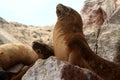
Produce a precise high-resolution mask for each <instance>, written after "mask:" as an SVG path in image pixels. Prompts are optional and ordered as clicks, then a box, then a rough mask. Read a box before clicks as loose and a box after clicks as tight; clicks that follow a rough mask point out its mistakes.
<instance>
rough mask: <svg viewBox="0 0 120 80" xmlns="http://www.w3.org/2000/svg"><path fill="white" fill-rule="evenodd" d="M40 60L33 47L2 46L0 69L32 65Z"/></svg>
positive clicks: (17, 44) (0, 46) (12, 44)
mask: <svg viewBox="0 0 120 80" xmlns="http://www.w3.org/2000/svg"><path fill="white" fill-rule="evenodd" d="M37 59H38V55H37V54H36V52H35V51H34V50H33V49H32V47H30V46H28V45H25V44H21V43H9V44H3V45H0V67H1V68H3V69H4V70H6V69H9V68H10V67H12V66H14V65H16V64H19V63H22V64H25V65H30V64H32V63H34V62H35V61H36V60H37Z"/></svg>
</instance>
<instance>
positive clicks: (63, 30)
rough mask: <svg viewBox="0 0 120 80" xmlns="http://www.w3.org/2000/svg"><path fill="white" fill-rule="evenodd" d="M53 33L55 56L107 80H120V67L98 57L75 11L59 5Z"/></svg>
mask: <svg viewBox="0 0 120 80" xmlns="http://www.w3.org/2000/svg"><path fill="white" fill-rule="evenodd" d="M56 14H57V17H58V18H57V22H56V25H55V28H54V32H53V45H54V46H53V47H54V52H55V56H56V57H57V58H59V59H61V60H64V61H68V62H69V63H71V64H74V65H78V66H80V67H84V68H88V69H90V70H92V71H93V72H95V73H96V74H98V75H99V76H100V77H102V78H103V79H105V80H120V77H119V76H120V65H119V64H116V63H113V62H109V61H107V60H105V59H103V58H101V57H99V56H98V55H96V54H95V53H94V52H93V51H92V50H91V49H90V47H89V45H88V43H87V41H86V39H85V36H84V34H83V31H82V26H83V24H82V19H81V16H80V14H79V13H78V12H77V11H75V10H74V9H72V8H70V7H67V6H64V5H62V4H58V5H57V7H56Z"/></svg>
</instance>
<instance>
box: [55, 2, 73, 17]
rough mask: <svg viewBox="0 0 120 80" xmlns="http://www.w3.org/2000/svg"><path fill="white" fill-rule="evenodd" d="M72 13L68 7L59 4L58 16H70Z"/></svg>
mask: <svg viewBox="0 0 120 80" xmlns="http://www.w3.org/2000/svg"><path fill="white" fill-rule="evenodd" d="M70 11H71V8H69V7H67V6H64V5H63V4H58V5H57V7H56V13H57V16H61V15H64V14H69V13H70Z"/></svg>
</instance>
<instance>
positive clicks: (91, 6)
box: [81, 0, 120, 62]
mask: <svg viewBox="0 0 120 80" xmlns="http://www.w3.org/2000/svg"><path fill="white" fill-rule="evenodd" d="M119 7H120V1H119V0H112V1H109V0H86V1H85V5H84V7H83V9H82V10H81V13H82V14H81V15H82V18H83V23H84V33H85V36H86V39H87V41H88V43H89V45H90V47H91V49H92V50H93V51H94V52H95V53H96V54H98V55H99V56H101V57H103V58H105V59H107V60H109V61H114V62H118V61H119V60H118V59H117V58H118V55H119V54H120V52H119V49H120V48H119V46H120V44H119V42H120V40H119V38H120V37H119V36H120V29H119V28H120V27H119V22H120V19H119V13H120V10H119V9H120V8H119ZM116 59H117V60H116Z"/></svg>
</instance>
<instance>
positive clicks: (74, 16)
mask: <svg viewBox="0 0 120 80" xmlns="http://www.w3.org/2000/svg"><path fill="white" fill-rule="evenodd" d="M56 15H57V18H58V20H57V23H56V25H57V26H58V25H59V26H60V27H62V26H63V27H64V26H65V28H66V29H64V30H67V32H68V30H69V31H71V30H74V31H76V30H77V31H78V30H79V32H80V31H81V32H82V26H83V23H82V18H81V16H80V14H79V13H78V12H77V11H75V10H74V9H72V8H71V7H68V6H64V5H63V4H58V5H57V6H56ZM75 27H76V29H71V30H70V29H69V28H75ZM74 31H72V32H74Z"/></svg>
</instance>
